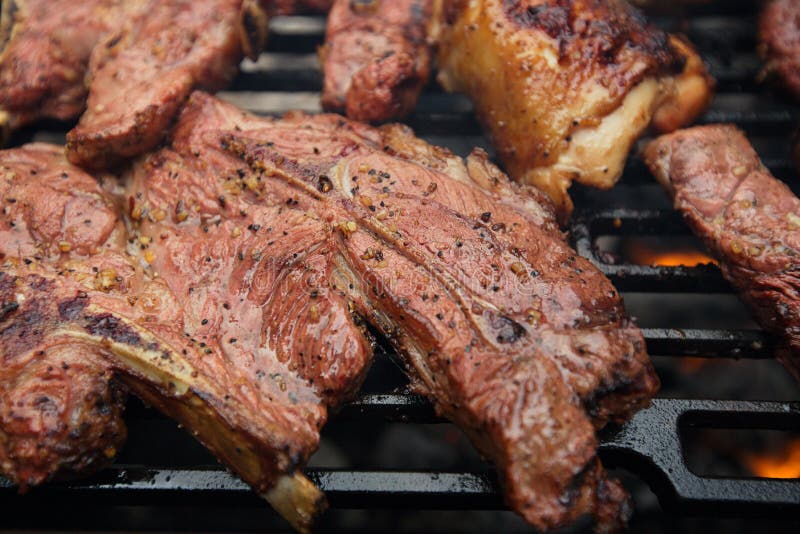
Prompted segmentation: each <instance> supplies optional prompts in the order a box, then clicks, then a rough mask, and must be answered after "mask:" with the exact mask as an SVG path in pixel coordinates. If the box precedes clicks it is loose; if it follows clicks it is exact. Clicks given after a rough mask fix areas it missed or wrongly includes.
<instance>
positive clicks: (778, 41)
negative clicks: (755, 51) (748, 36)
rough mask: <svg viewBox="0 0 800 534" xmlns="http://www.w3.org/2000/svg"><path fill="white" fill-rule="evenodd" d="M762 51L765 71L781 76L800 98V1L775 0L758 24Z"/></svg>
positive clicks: (765, 8)
mask: <svg viewBox="0 0 800 534" xmlns="http://www.w3.org/2000/svg"><path fill="white" fill-rule="evenodd" d="M758 38H759V41H760V44H759V52H760V53H761V56H762V57H763V58H764V60H765V61H766V64H765V66H764V73H765V74H767V75H774V76H775V77H777V78H778V79H779V80H780V81H781V83H782V84H783V86H784V87H785V88H786V89H787V90H788V91H789V92H791V93H792V94H793V95H795V96H796V97H800V2H798V1H797V0H771V1H770V2H768V3H767V4H766V5H765V6H764V9H763V10H762V12H761V17H760V19H759V25H758Z"/></svg>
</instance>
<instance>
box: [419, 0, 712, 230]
mask: <svg viewBox="0 0 800 534" xmlns="http://www.w3.org/2000/svg"><path fill="white" fill-rule="evenodd" d="M437 13H438V19H437V20H439V21H440V22H441V26H440V27H438V28H436V29H435V30H434V37H435V38H436V40H437V41H438V43H439V75H438V79H439V81H440V83H441V84H442V85H443V86H444V87H445V88H446V89H447V90H449V91H458V92H463V93H466V94H467V95H468V96H469V97H470V98H471V99H472V101H473V104H474V106H475V109H476V112H477V114H478V117H479V119H480V120H481V122H482V123H483V124H484V126H485V128H486V130H487V131H488V133H489V134H490V136H491V139H492V141H493V143H494V146H495V148H496V150H497V154H498V158H499V160H500V161H501V163H502V164H503V165H504V166H505V168H506V170H507V171H508V172H509V174H510V175H511V176H512V177H513V178H514V179H516V180H518V181H520V182H522V183H526V184H533V185H535V186H537V187H539V188H540V189H542V190H543V191H545V192H546V193H547V194H548V195H549V196H550V198H551V199H552V200H553V201H554V203H555V205H556V208H557V210H558V213H559V215H560V217H561V218H562V219H563V218H565V217H566V216H568V215H569V213H570V212H571V211H572V202H571V200H570V198H569V195H568V194H567V189H568V187H569V186H570V184H571V182H572V181H578V182H580V183H583V184H586V185H591V186H595V187H601V188H608V187H611V186H612V185H613V184H614V183H615V182H616V181H617V180H618V179H619V177H620V175H621V174H622V169H623V167H624V164H625V160H626V158H627V155H628V152H629V150H630V147H631V145H632V143H633V142H634V141H635V140H636V138H637V137H638V136H639V135H640V134H641V133H642V131H643V130H644V129H645V128H647V127H648V126H649V125H651V124H652V125H653V126H654V127H655V128H656V129H658V130H662V131H669V130H672V129H675V128H677V127H679V126H681V125H683V124H686V123H688V122H689V121H691V120H692V119H693V118H694V117H695V116H696V115H697V114H698V113H700V112H701V111H702V110H703V109H704V108H705V107H706V105H707V104H708V102H709V99H710V96H711V86H712V81H711V79H710V78H709V76H708V74H707V73H706V69H705V66H704V65H703V63H702V61H701V60H700V58H699V57H698V56H697V54H696V53H695V52H694V50H693V49H692V48H691V46H690V45H689V44H688V43H686V42H685V41H683V40H682V39H681V38H679V37H676V36H673V35H667V34H665V33H664V32H662V31H660V30H658V29H657V28H655V27H653V26H651V25H649V24H647V23H646V21H645V20H644V18H643V16H642V15H641V14H640V13H639V12H638V11H637V10H636V9H635V8H633V7H632V6H630V5H629V4H628V3H627V2H625V1H623V0H519V1H508V0H438V4H437Z"/></svg>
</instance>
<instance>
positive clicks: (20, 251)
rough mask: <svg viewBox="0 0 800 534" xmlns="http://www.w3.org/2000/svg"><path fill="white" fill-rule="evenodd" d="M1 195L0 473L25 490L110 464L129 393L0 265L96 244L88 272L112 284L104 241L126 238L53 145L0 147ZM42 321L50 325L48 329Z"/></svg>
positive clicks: (119, 242)
mask: <svg viewBox="0 0 800 534" xmlns="http://www.w3.org/2000/svg"><path fill="white" fill-rule="evenodd" d="M0 198H2V202H3V210H2V216H0V354H1V355H2V358H3V360H2V361H3V365H2V366H0V473H2V475H3V476H5V477H8V478H9V479H10V480H12V481H13V482H14V483H16V484H17V485H19V487H20V489H21V490H22V491H25V490H27V489H28V488H29V487H31V486H35V485H37V484H40V483H42V482H44V481H45V480H48V479H51V478H57V477H59V476H62V475H70V474H73V473H78V472H88V471H93V470H95V469H97V468H99V467H102V466H103V465H105V464H106V463H108V462H109V461H110V460H111V459H112V458H113V457H114V455H115V454H116V451H117V450H118V449H119V448H120V446H121V445H122V442H123V441H124V440H125V436H126V431H125V425H124V423H123V422H122V418H121V417H122V411H123V401H124V398H125V392H124V388H122V387H121V386H120V385H119V384H117V383H115V382H113V381H111V378H112V372H111V366H110V365H109V364H108V362H106V361H105V360H104V359H103V358H102V357H100V356H99V353H100V352H102V350H101V349H98V348H97V347H95V346H92V345H91V344H90V343H81V342H78V343H75V342H72V341H71V340H70V339H69V336H68V335H65V334H64V333H62V332H59V331H58V323H57V322H54V323H48V322H47V321H48V319H56V320H57V317H55V318H52V317H48V311H49V310H48V307H47V306H46V305H37V304H36V303H35V302H34V303H33V304H32V303H31V302H28V301H26V299H25V292H24V291H21V290H20V289H19V287H18V279H17V278H15V277H13V276H10V275H8V274H6V271H7V270H8V269H10V268H12V267H13V266H15V265H17V264H22V266H24V264H27V263H30V264H33V263H39V262H41V263H42V264H44V265H43V268H46V269H50V270H53V269H59V270H66V269H72V268H73V266H72V263H73V262H74V261H76V260H77V259H79V258H80V259H85V258H87V257H88V256H89V255H90V254H92V251H95V250H99V252H97V253H96V255H95V256H94V258H93V261H92V264H93V266H94V267H95V268H97V269H98V270H97V273H98V274H97V276H94V275H93V276H91V277H90V280H91V281H92V282H97V283H100V284H104V283H106V282H107V283H109V284H116V281H115V279H114V278H115V275H110V271H109V269H113V268H114V267H115V265H114V264H115V258H114V257H113V256H109V255H107V254H106V253H105V250H106V249H109V248H115V247H122V246H124V239H125V233H124V228H122V227H121V226H120V225H118V224H116V216H115V215H114V211H113V206H112V205H111V204H110V203H109V202H108V201H107V200H106V199H105V198H104V196H103V194H102V191H101V190H100V188H99V187H98V185H97V183H96V182H95V180H94V179H93V178H92V177H90V176H88V175H86V174H85V173H83V172H81V171H80V170H78V169H75V168H74V167H72V166H71V165H69V164H68V163H67V161H66V159H65V158H64V153H63V150H62V149H61V148H59V147H52V146H49V145H39V144H37V145H28V146H26V147H25V148H20V149H16V150H11V151H4V152H2V153H0ZM87 221H88V223H87ZM37 258H38V259H37ZM101 272H102V273H104V274H103V275H102V276H101V275H100V274H99V273H101ZM31 276H32V282H33V283H34V284H35V285H36V291H37V292H38V293H39V294H40V295H41V296H43V297H47V295H48V294H50V292H52V291H54V289H53V284H54V282H52V281H51V280H47V279H45V278H44V277H41V276H37V275H35V274H32V275H31ZM46 329H52V330H53V334H52V335H50V336H47V337H46V338H45V337H42V336H41V333H42V331H43V330H46Z"/></svg>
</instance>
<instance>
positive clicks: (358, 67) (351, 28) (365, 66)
mask: <svg viewBox="0 0 800 534" xmlns="http://www.w3.org/2000/svg"><path fill="white" fill-rule="evenodd" d="M431 7H432V2H431V1H430V0H373V1H371V2H352V1H351V0H337V1H336V2H334V4H333V8H332V9H331V12H330V15H329V16H328V26H327V30H326V32H325V44H324V45H323V46H322V47H321V48H320V50H319V55H320V62H321V63H322V69H323V71H324V85H323V88H322V107H323V108H324V109H326V110H328V111H338V112H344V113H346V114H347V116H348V117H349V118H351V119H355V120H362V121H387V120H389V119H393V118H398V117H402V116H404V115H406V114H407V113H409V112H410V111H411V110H413V109H414V107H415V106H416V104H417V98H418V97H419V94H420V92H421V91H422V87H423V86H424V85H425V84H426V83H427V81H428V78H429V76H430V69H431V49H430V46H429V44H428V42H427V34H428V24H429V22H430V18H431Z"/></svg>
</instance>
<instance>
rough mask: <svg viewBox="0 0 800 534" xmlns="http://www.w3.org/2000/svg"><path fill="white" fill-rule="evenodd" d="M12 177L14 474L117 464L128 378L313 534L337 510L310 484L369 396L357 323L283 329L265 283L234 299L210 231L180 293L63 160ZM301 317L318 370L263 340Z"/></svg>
mask: <svg viewBox="0 0 800 534" xmlns="http://www.w3.org/2000/svg"><path fill="white" fill-rule="evenodd" d="M0 162H1V164H2V171H3V174H2V182H0V188H2V193H3V201H4V202H3V215H2V218H0V232H2V233H0V253H1V255H0V303H1V306H2V308H1V309H2V313H0V349H1V350H2V357H3V362H4V365H3V368H2V370H1V371H0V393H2V394H1V395H0V470H1V471H2V473H3V474H4V475H6V476H9V477H10V478H11V479H12V480H14V481H15V482H17V483H18V484H20V485H21V487H22V488H23V489H24V488H26V487H27V486H30V485H33V484H37V483H39V482H42V481H43V480H45V479H47V478H50V477H52V476H55V475H59V474H61V473H64V472H72V471H81V470H87V469H90V468H94V467H96V466H97V465H98V464H101V463H102V461H104V460H107V459H109V458H111V457H113V455H114V453H115V451H116V449H117V448H118V447H119V445H120V444H121V442H122V440H123V439H124V437H125V429H124V426H123V424H122V422H121V421H120V414H121V411H122V407H121V400H122V396H121V394H120V389H119V386H118V385H117V383H116V382H114V381H111V379H112V377H113V378H114V379H115V380H119V381H120V382H121V383H123V384H125V385H126V386H127V387H128V388H130V389H131V390H132V391H134V392H135V393H136V394H138V395H139V396H140V397H142V398H143V399H144V400H145V401H147V402H148V403H149V404H151V405H152V406H155V407H158V408H159V409H160V410H162V411H163V412H165V413H166V414H167V415H170V416H172V417H174V418H175V419H176V420H178V421H179V422H180V423H182V424H183V425H184V426H185V427H186V428H187V429H188V430H189V431H191V432H192V434H193V435H194V436H196V437H197V439H199V440H200V441H201V442H203V443H204V444H205V445H206V446H207V447H208V448H209V449H211V451H212V452H214V453H215V454H216V455H217V457H219V458H220V459H221V460H222V461H224V462H225V463H227V464H228V465H229V466H230V467H231V468H232V469H233V470H235V471H236V472H237V473H238V474H239V475H240V476H241V477H242V478H243V479H244V480H245V481H246V482H248V483H249V484H250V485H251V486H253V488H254V489H255V490H256V491H257V492H258V493H259V494H261V495H263V496H264V497H265V498H266V499H267V500H268V501H269V502H270V503H272V504H273V506H275V508H276V509H277V510H278V511H279V512H281V514H283V515H284V516H285V517H286V518H287V519H289V521H290V522H291V523H292V524H293V525H294V526H295V527H297V528H298V529H299V530H306V529H307V528H308V526H309V525H310V523H311V522H312V521H313V519H314V516H315V515H316V514H317V513H318V512H320V511H321V510H322V508H323V507H324V496H323V495H322V494H321V492H319V490H318V489H317V488H315V487H314V486H313V484H311V482H309V481H308V480H307V479H305V478H304V476H303V475H302V474H301V473H300V472H299V471H298V469H299V468H300V467H302V465H303V463H304V461H305V460H306V459H307V458H308V456H309V455H310V454H311V453H312V452H313V451H314V450H315V449H316V446H317V443H318V440H319V429H320V427H321V426H322V424H323V423H324V421H325V417H326V405H327V404H328V403H331V402H335V401H336V399H337V398H338V397H337V395H339V396H341V394H342V393H346V392H349V391H352V389H353V388H354V387H356V386H357V385H358V378H360V376H361V374H362V373H363V370H364V368H365V365H364V363H365V361H366V360H367V356H368V354H369V347H368V346H367V345H366V342H365V341H364V339H363V337H362V336H355V335H353V332H352V331H351V330H352V329H354V328H357V325H354V324H353V323H352V321H350V320H349V319H348V317H349V316H348V315H347V313H346V310H341V309H340V310H336V312H337V313H335V314H334V313H332V314H331V316H326V321H324V322H322V323H315V322H313V321H310V320H309V319H307V318H305V317H304V316H300V317H297V316H292V315H291V313H288V314H286V317H284V315H283V314H282V312H284V311H285V309H284V308H281V306H283V305H287V301H285V300H279V299H275V300H273V301H271V302H268V303H267V302H263V301H262V300H259V299H258V297H259V294H258V292H259V291H263V290H265V289H266V288H265V286H264V285H263V282H264V280H265V279H264V276H263V273H261V272H259V273H256V272H255V269H254V271H253V272H247V271H238V272H230V271H229V272H226V271H225V270H224V269H222V268H220V269H219V274H220V276H223V277H224V278H222V280H224V281H225V283H224V284H223V283H222V282H221V281H220V279H219V278H214V277H212V278H209V279H206V278H197V276H201V275H202V274H206V273H200V271H201V270H202V269H203V268H205V269H209V268H211V267H212V265H217V264H218V263H220V262H223V261H225V260H233V259H234V258H232V257H229V256H228V255H227V254H226V251H225V250H224V248H223V249H215V250H214V249H213V247H214V246H215V243H211V242H210V241H209V237H210V236H207V235H206V234H205V233H203V232H201V231H199V230H198V239H196V241H195V243H194V244H193V247H194V249H195V250H201V249H203V247H210V249H209V250H208V251H207V252H206V254H208V255H209V256H204V257H203V258H194V257H193V256H191V255H187V256H186V257H185V258H183V261H186V262H188V261H191V260H193V259H197V262H198V264H197V266H196V269H195V270H194V271H191V270H190V271H187V272H186V273H184V278H183V283H184V284H185V285H183V286H180V287H171V286H170V285H168V284H167V283H165V279H164V278H155V277H153V276H151V273H149V272H146V270H145V269H143V268H142V267H140V266H139V265H138V264H137V262H136V261H135V260H134V258H132V257H130V256H129V255H127V254H126V253H125V247H126V243H127V244H128V246H129V247H131V248H134V247H145V248H146V246H147V245H146V243H147V240H146V239H145V238H144V237H137V238H131V239H128V235H127V233H126V232H125V228H124V226H123V225H122V223H121V221H119V220H118V217H117V215H116V210H115V206H114V204H113V202H112V201H111V199H110V197H109V195H108V194H107V193H105V192H104V191H103V190H101V189H100V188H99V187H98V185H97V183H96V182H95V181H94V180H93V179H92V178H91V177H89V176H87V175H86V174H84V173H83V172H82V171H80V170H79V169H77V168H75V167H73V166H71V165H70V164H68V163H67V161H66V159H65V158H64V155H63V150H62V149H61V148H56V147H49V146H42V145H32V146H28V147H25V148H22V149H16V150H8V151H3V152H0ZM153 163H154V162H153V160H151V161H150V163H149V164H153ZM174 183H176V184H177V183H179V182H178V181H177V177H176V180H175V181H174ZM183 183H184V184H186V182H183ZM188 209H191V207H188ZM134 214H135V212H134ZM142 216H143V217H154V218H155V219H158V218H159V217H160V216H161V215H160V212H158V211H150V212H147V211H144V212H143V213H142ZM156 239H160V236H157V237H156ZM216 245H220V246H223V247H224V243H219V242H218V243H216ZM139 251H140V252H141V253H142V256H143V258H144V259H145V260H147V259H149V254H148V250H144V251H142V250H141V248H139ZM210 254H214V259H213V261H214V263H213V264H212V263H211V262H210V261H206V257H208V258H209V260H210ZM237 265H242V264H238V263H237ZM276 272H278V274H283V273H282V272H281V271H276ZM165 274H166V273H165ZM212 274H213V273H212ZM254 274H256V275H255V276H254ZM286 274H287V276H291V273H290V272H288V271H287V273H286ZM191 275H195V276H196V277H195V278H192V277H191ZM237 276H238V278H237ZM173 282H174V279H173ZM236 284H238V285H236ZM297 289H298V291H299V292H300V294H301V295H302V289H303V288H302V287H300V286H299V285H298V286H297ZM177 290H180V291H177ZM250 290H252V291H250ZM284 296H285V295H284ZM251 297H253V298H251ZM309 298H310V297H309ZM322 300H323V299H320V308H321V310H322V313H325V312H326V311H327V310H328V308H326V307H325V304H324V303H322ZM327 300H330V301H331V306H333V305H335V299H333V298H331V299H327ZM292 302H293V303H296V302H297V301H296V300H295V301H292ZM229 310H230V311H229ZM233 314H236V315H233ZM276 317H277V319H276ZM289 318H291V326H292V327H293V328H297V329H298V330H297V331H295V332H297V335H296V336H294V337H292V338H291V339H293V340H294V341H295V343H294V345H293V346H292V348H293V349H296V350H297V351H299V353H300V354H307V355H308V358H309V360H310V361H311V362H312V363H311V365H310V366H309V369H308V370H305V371H297V370H296V369H295V367H294V361H287V360H286V359H281V358H282V357H283V356H284V355H285V352H280V350H279V349H282V348H283V346H282V345H280V342H281V339H280V338H278V339H275V338H271V339H265V338H262V337H261V336H266V335H267V334H268V333H269V332H272V331H271V330H270V329H269V328H270V327H276V328H281V327H282V326H284V325H286V324H287V321H289ZM303 325H306V326H307V328H306V329H305V330H304V331H302V332H301V331H300V330H301V329H302V328H303ZM325 325H329V326H330V330H328V331H325V332H322V331H321V329H322V328H324V326H325ZM286 333H287V332H286V331H285V330H282V331H280V334H286ZM237 338H238V339H239V340H240V341H239V344H237ZM238 347H241V349H239V348H238ZM314 373H318V375H315V374H314ZM354 377H355V379H353V378H354ZM315 378H318V383H319V384H324V394H323V393H322V391H323V389H322V386H320V394H319V395H317V393H316V391H317V389H316V387H315V386H313V385H312V384H313V381H314V379H315ZM337 380H338V381H337Z"/></svg>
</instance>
